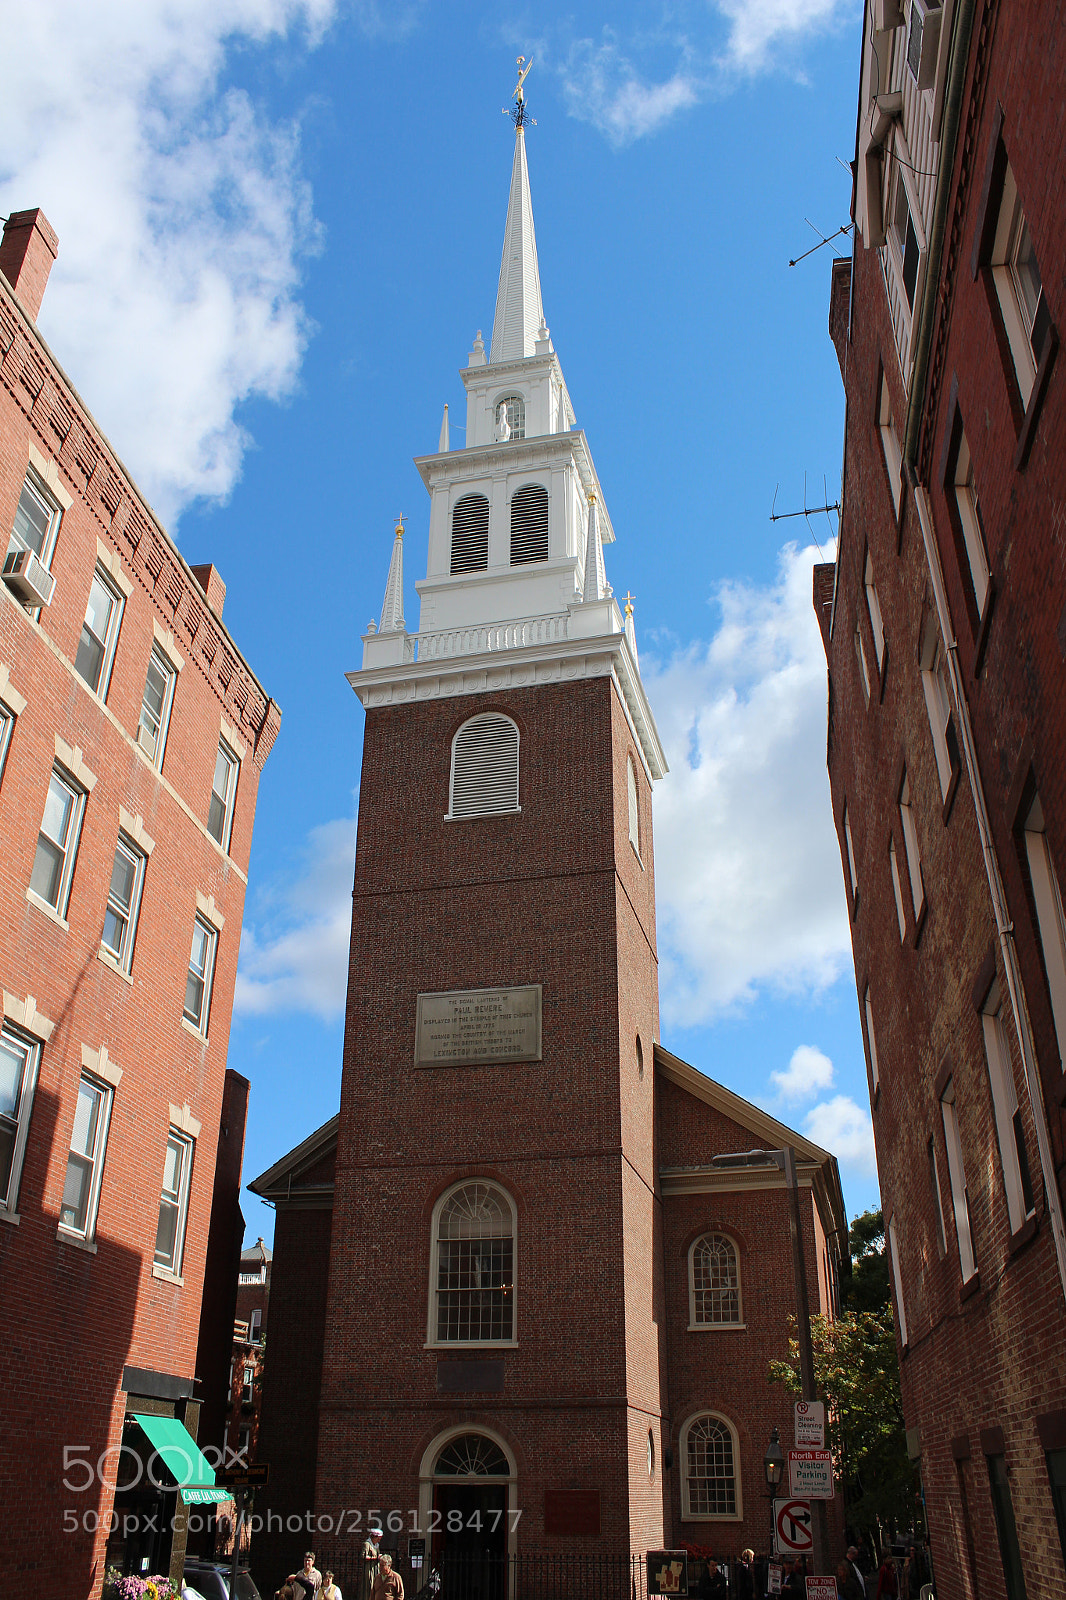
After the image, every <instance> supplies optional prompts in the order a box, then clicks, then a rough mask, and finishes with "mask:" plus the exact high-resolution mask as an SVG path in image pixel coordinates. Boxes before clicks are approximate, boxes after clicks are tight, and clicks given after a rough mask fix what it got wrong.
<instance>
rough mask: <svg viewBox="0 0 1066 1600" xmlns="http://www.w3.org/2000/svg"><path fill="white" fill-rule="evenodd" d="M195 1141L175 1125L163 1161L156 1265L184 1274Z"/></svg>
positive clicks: (156, 1239)
mask: <svg viewBox="0 0 1066 1600" xmlns="http://www.w3.org/2000/svg"><path fill="white" fill-rule="evenodd" d="M195 1148H196V1145H195V1141H194V1140H193V1139H190V1138H189V1136H188V1134H185V1133H179V1131H178V1129H177V1128H171V1129H170V1131H169V1133H168V1134H167V1150H166V1156H165V1158H164V1161H163V1187H162V1191H161V1193H160V1197H159V1223H158V1226H157V1228H156V1235H155V1260H156V1266H159V1267H165V1268H166V1269H167V1271H168V1272H174V1273H180V1271H181V1259H182V1254H183V1252H184V1249H185V1223H186V1219H187V1216H188V1211H189V1183H190V1180H191V1178H192V1162H193V1153H194V1150H195Z"/></svg>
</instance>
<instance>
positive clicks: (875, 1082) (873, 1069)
mask: <svg viewBox="0 0 1066 1600" xmlns="http://www.w3.org/2000/svg"><path fill="white" fill-rule="evenodd" d="M862 1009H863V1013H864V1014H865V1017H866V1047H867V1049H868V1051H869V1053H870V1099H871V1100H874V1099H875V1098H876V1096H877V1091H878V1089H879V1088H880V1087H881V1069H880V1067H879V1065H878V1061H877V1035H876V1033H875V1032H874V1008H873V1003H872V1001H871V999H870V985H869V984H867V985H866V992H865V994H864V995H863V997H862Z"/></svg>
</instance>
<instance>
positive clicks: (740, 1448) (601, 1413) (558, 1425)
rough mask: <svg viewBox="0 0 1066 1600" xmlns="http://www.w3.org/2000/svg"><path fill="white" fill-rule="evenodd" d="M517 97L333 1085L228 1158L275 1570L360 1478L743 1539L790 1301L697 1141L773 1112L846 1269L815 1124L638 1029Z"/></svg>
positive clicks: (396, 721)
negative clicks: (255, 1330)
mask: <svg viewBox="0 0 1066 1600" xmlns="http://www.w3.org/2000/svg"><path fill="white" fill-rule="evenodd" d="M519 106H520V108H521V101H520V102H519ZM522 122H523V118H522V115H521V110H520V114H519V116H518V125H517V135H516V145H515V157H514V168H513V173H512V180H511V191H510V199H509V204H508V210H507V221H506V228H505V242H504V251H503V262H502V265H501V272H500V285H499V295H498V299H497V305H496V314H495V322H494V327H493V332H492V340H491V345H490V348H489V351H488V352H486V350H485V346H484V344H483V342H482V339H481V335H480V333H479V334H478V336H477V338H476V339H475V341H474V348H473V350H472V352H471V354H470V357H469V361H468V365H467V366H466V368H465V370H464V371H463V373H462V377H463V382H464V384H465V387H466V391H467V396H468V407H467V431H466V445H465V447H464V448H461V449H456V450H453V449H451V448H450V440H449V429H448V422H447V414H445V421H444V425H443V427H442V432H441V441H440V449H439V451H438V452H437V453H436V454H434V455H432V456H428V457H423V458H421V459H419V460H418V461H417V463H416V465H417V467H418V470H419V472H420V474H421V476H422V479H423V482H424V483H425V486H426V488H427V490H428V492H429V495H430V498H431V510H430V525H429V560H428V574H427V577H426V578H425V579H424V580H423V581H421V582H420V583H419V584H418V585H417V589H418V592H419V595H420V600H421V628H420V631H419V632H418V633H409V632H408V631H407V629H406V626H405V622H404V607H403V573H402V551H403V528H402V525H401V526H398V527H397V529H396V537H395V540H394V544H393V552H392V561H391V566H390V570H389V576H388V582H387V587H386V594H385V602H384V606H383V610H382V616H381V622H380V625H378V626H375V625H373V624H372V625H371V627H370V628H369V630H368V632H367V634H366V635H365V636H364V641H363V647H364V649H363V666H362V669H361V670H360V671H358V672H353V673H352V674H351V678H350V681H351V683H352V686H353V688H354V689H355V691H356V693H357V694H358V696H359V698H360V700H361V702H362V704H363V706H364V708H365V714H366V723H365V733H364V745H363V764H362V776H361V783H360V803H359V825H358V829H359V831H358V841H357V850H356V873H355V888H354V902H353V915H352V940H351V965H350V975H349V986H348V1003H347V1023H346V1030H345V1045H344V1066H343V1081H342V1090H341V1104H340V1111H339V1114H338V1116H337V1117H335V1118H333V1119H332V1120H331V1121H330V1122H329V1123H327V1124H326V1125H325V1126H324V1127H323V1128H321V1129H319V1130H318V1131H317V1132H315V1133H313V1134H311V1135H310V1136H309V1137H308V1138H307V1139H306V1140H305V1141H304V1142H303V1143H302V1144H301V1145H300V1146H298V1147H297V1148H296V1149H295V1150H293V1151H291V1152H290V1153H289V1154H287V1155H286V1156H284V1157H283V1158H282V1159H281V1160H279V1161H278V1162H277V1163H276V1165H275V1166H274V1167H272V1168H271V1169H270V1170H269V1171H268V1172H266V1173H264V1174H263V1175H262V1176H261V1177H260V1178H258V1179H257V1180H255V1182H254V1183H253V1184H252V1188H253V1190H254V1191H255V1192H256V1193H258V1194H259V1195H260V1196H261V1197H262V1198H264V1199H266V1200H268V1201H270V1202H271V1203H273V1204H274V1205H275V1206H276V1208H277V1227H276V1232H275V1237H274V1251H275V1254H274V1261H273V1267H272V1283H271V1308H270V1313H271V1333H270V1356H269V1360H268V1362H267V1368H266V1375H265V1380H264V1396H263V1413H262V1419H261V1424H260V1438H259V1457H260V1460H261V1461H265V1462H267V1463H269V1464H270V1467H271V1474H272V1476H271V1481H270V1485H269V1487H268V1489H267V1490H266V1491H265V1492H264V1493H263V1494H261V1495H260V1496H259V1498H258V1500H257V1507H256V1510H257V1514H258V1515H260V1516H262V1517H263V1519H264V1527H263V1531H262V1532H260V1533H259V1534H257V1536H256V1540H255V1546H254V1548H255V1550H256V1557H255V1559H256V1566H257V1571H258V1572H259V1574H260V1579H261V1581H262V1582H264V1583H266V1584H267V1585H268V1586H269V1585H270V1584H272V1583H274V1582H276V1581H278V1579H279V1578H280V1576H281V1575H283V1574H284V1573H285V1572H287V1571H290V1570H292V1567H293V1564H294V1562H295V1561H296V1560H298V1558H299V1556H300V1555H301V1554H302V1551H303V1549H304V1548H305V1547H306V1546H307V1545H308V1542H309V1539H310V1542H311V1543H313V1544H314V1546H315V1548H316V1549H317V1550H318V1552H319V1553H320V1555H322V1552H323V1551H324V1550H325V1551H326V1552H328V1554H329V1558H330V1560H331V1561H332V1562H333V1563H334V1564H335V1566H336V1569H337V1570H338V1571H341V1570H342V1569H343V1570H344V1571H345V1573H351V1572H354V1571H355V1570H356V1569H357V1567H358V1556H359V1549H360V1545H361V1542H362V1538H363V1536H364V1533H365V1529H366V1526H367V1522H368V1519H369V1517H370V1514H371V1512H372V1511H375V1510H376V1511H377V1512H379V1513H380V1515H381V1517H382V1519H383V1525H384V1527H385V1530H386V1531H385V1543H386V1545H389V1546H392V1547H393V1548H395V1549H396V1550H397V1551H398V1553H399V1557H400V1559H401V1561H405V1560H406V1558H407V1557H408V1554H409V1550H408V1540H409V1539H410V1538H411V1537H415V1538H417V1537H419V1536H421V1537H428V1539H429V1545H428V1549H427V1552H426V1553H427V1556H428V1557H429V1559H431V1560H440V1559H441V1558H442V1557H449V1556H452V1555H455V1554H458V1555H466V1556H467V1557H469V1558H470V1560H471V1561H472V1562H474V1563H477V1562H479V1561H481V1560H482V1559H483V1558H485V1557H489V1556H495V1557H502V1556H503V1555H505V1554H506V1553H508V1552H509V1553H511V1554H513V1555H515V1556H516V1557H522V1556H524V1555H525V1554H531V1553H539V1554H540V1555H549V1556H560V1557H571V1556H580V1557H582V1558H593V1557H599V1556H602V1557H608V1558H614V1559H617V1560H620V1561H621V1562H623V1563H626V1562H628V1560H629V1557H630V1553H631V1552H633V1551H636V1552H641V1551H645V1550H648V1549H655V1548H657V1547H659V1546H661V1545H662V1542H663V1540H664V1539H666V1540H667V1542H668V1543H671V1544H677V1543H678V1542H679V1541H680V1540H685V1541H686V1542H688V1543H690V1544H694V1545H703V1546H710V1547H711V1548H713V1550H714V1553H715V1555H716V1556H719V1557H721V1558H722V1559H726V1558H728V1557H730V1556H733V1555H736V1554H737V1553H738V1552H739V1551H740V1550H741V1549H742V1548H743V1547H744V1546H746V1545H748V1544H751V1545H752V1546H753V1547H757V1548H760V1549H765V1548H766V1546H767V1542H768V1533H769V1523H770V1509H769V1504H768V1501H767V1498H766V1494H767V1491H766V1487H765V1480H764V1472H763V1455H764V1452H765V1450H766V1447H767V1445H768V1443H769V1440H770V1435H771V1429H772V1428H773V1427H774V1426H775V1425H776V1426H777V1427H778V1428H779V1429H780V1432H781V1438H782V1440H783V1441H785V1442H788V1441H789V1440H790V1439H791V1418H792V1407H791V1400H790V1398H789V1396H788V1395H787V1394H786V1393H785V1391H784V1390H782V1389H780V1388H777V1389H775V1388H773V1387H772V1386H771V1385H770V1384H769V1382H768V1379H767V1370H768V1363H769V1361H770V1359H771V1358H772V1357H774V1356H783V1355H784V1354H785V1350H786V1343H787V1318H788V1315H789V1314H790V1313H791V1312H793V1311H794V1307H795V1298H794V1280H793V1272H792V1257H791V1246H790V1235H789V1225H788V1208H787V1196H786V1192H785V1189H784V1187H783V1184H782V1180H781V1178H780V1175H779V1174H778V1172H777V1171H776V1169H775V1170H774V1171H773V1173H772V1174H771V1173H769V1172H768V1170H767V1168H766V1167H764V1166H759V1165H757V1164H756V1163H755V1162H752V1163H751V1164H750V1165H747V1166H744V1167H742V1168H740V1169H737V1170H722V1169H716V1168H714V1167H712V1165H711V1161H712V1157H713V1156H714V1155H715V1154H716V1153H730V1152H738V1151H741V1152H747V1151H751V1150H752V1149H753V1147H769V1148H779V1147H781V1146H782V1145H784V1144H793V1145H794V1146H795V1147H796V1149H797V1152H798V1155H799V1161H800V1177H801V1185H802V1189H801V1195H802V1204H803V1235H804V1243H805V1247H806V1260H807V1270H808V1274H809V1279H810V1284H811V1298H812V1302H813V1305H814V1309H818V1310H822V1311H826V1312H829V1313H830V1314H831V1313H832V1311H833V1309H834V1307H835V1304H836V1295H837V1283H838V1273H839V1261H840V1253H841V1248H842V1246H843V1245H844V1241H845V1240H846V1230H845V1218H844V1209H843V1201H842V1197H841V1192H840V1183H839V1176H838V1173H837V1168H836V1162H835V1160H834V1158H833V1157H832V1156H831V1155H829V1154H827V1152H825V1151H824V1150H820V1149H818V1148H817V1147H816V1146H813V1145H811V1144H810V1143H809V1142H808V1141H805V1140H803V1139H801V1138H800V1137H799V1136H798V1135H796V1134H793V1133H791V1132H790V1131H789V1130H788V1129H786V1128H784V1127H783V1126H782V1125H781V1124H779V1123H777V1122H775V1121H774V1120H773V1119H772V1118H770V1117H768V1116H766V1115H765V1114H764V1113H762V1112H760V1111H758V1110H756V1108H755V1107H754V1106H752V1105H750V1104H749V1103H747V1102H746V1101H745V1100H743V1099H741V1098H739V1097H738V1096H737V1095H735V1094H732V1093H731V1092H730V1091H728V1090H726V1089H724V1088H722V1087H721V1086H719V1085H718V1084H716V1083H713V1082H712V1081H711V1080H710V1079H708V1078H707V1077H705V1076H704V1075H703V1074H701V1073H699V1072H697V1071H695V1070H694V1069H693V1068H692V1067H690V1066H688V1065H686V1064H685V1063H684V1062H682V1061H679V1060H678V1059H677V1058H675V1057H673V1056H671V1055H670V1054H669V1053H668V1052H667V1051H665V1050H663V1049H662V1048H661V1047H660V1045H659V1044H658V1034H659V1012H658V974H657V956H656V930H655V895H654V861H653V845H652V800H651V791H652V784H653V782H654V780H655V779H657V778H658V777H660V776H661V775H662V774H663V773H664V772H665V770H666V766H665V759H664V756H663V751H662V748H661V745H660V742H659V736H658V733H657V731H656V727H655V721H654V718H653V716H652V713H651V710H650V707H649V705H648V701H647V698H646V695H645V691H644V687H643V684H642V682H641V678H640V672H639V666H638V662H637V652H636V642H635V632H634V627H633V619H632V608H631V606H628V605H627V607H626V615H625V617H624V618H623V615H622V613H621V611H620V609H619V606H618V603H617V601H616V600H615V598H614V595H613V592H612V590H611V588H610V587H609V585H608V584H607V581H606V577H605V571H604V563H603V550H602V546H603V544H604V543H605V542H610V541H612V540H613V538H614V532H613V528H612V524H611V520H610V517H609V515H608V512H607V509H606V506H605V504H604V498H603V493H602V489H601V486H600V484H599V481H598V479H597V476H596V471H595V467H594V465H593V461H592V457H591V453H590V450H589V445H588V441H587V439H586V437H585V434H584V433H583V432H582V431H581V430H580V429H579V428H578V427H577V426H576V425H575V416H574V411H573V407H572V404H571V400H570V396H569V393H568V391H567V388H566V384H565V381H564V379H563V375H562V370H561V367H560V364H559V358H558V356H557V354H556V352H555V348H554V346H553V344H552V341H551V337H550V334H549V331H548V328H547V326H546V324H545V321H544V316H543V310H542V305H541V293H540V281H539V275H538V267H537V254H536V244H535V240H534V234H533V218H532V207H531V202H530V192H529V182H528V175H527V169H526V154H525V130H524V127H523V125H522ZM342 1507H343V1508H348V1509H347V1510H346V1511H345V1513H344V1516H343V1518H339V1517H338V1516H337V1513H338V1508H342ZM293 1523H295V1524H296V1528H297V1530H298V1531H295V1532H294V1531H293ZM279 1530H280V1531H279ZM360 1530H362V1531H360ZM320 1564H322V1565H324V1564H325V1557H324V1556H323V1558H322V1561H321V1563H320ZM403 1570H404V1571H405V1573H407V1569H406V1567H405V1568H404V1569H403ZM494 1570H498V1569H494ZM408 1576H410V1574H408ZM411 1581H415V1580H414V1579H413V1578H412V1580H411ZM486 1581H487V1582H488V1589H487V1590H485V1589H484V1588H483V1587H482V1586H481V1582H480V1580H478V1581H477V1583H475V1584H474V1588H473V1589H471V1593H473V1592H474V1591H475V1589H476V1590H477V1591H478V1592H482V1593H496V1592H497V1591H496V1590H495V1589H493V1581H490V1580H486ZM500 1581H502V1580H500ZM577 1581H578V1580H576V1579H575V1582H577ZM416 1586H417V1583H416ZM624 1586H625V1587H628V1569H627V1577H626V1581H625V1585H624Z"/></svg>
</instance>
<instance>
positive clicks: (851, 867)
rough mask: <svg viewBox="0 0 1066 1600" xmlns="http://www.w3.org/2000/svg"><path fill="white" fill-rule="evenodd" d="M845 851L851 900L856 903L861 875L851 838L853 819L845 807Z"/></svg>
mask: <svg viewBox="0 0 1066 1600" xmlns="http://www.w3.org/2000/svg"><path fill="white" fill-rule="evenodd" d="M843 823H844V850H845V853H846V855H847V858H848V882H849V884H850V886H851V898H852V900H853V901H854V899H855V896H856V895H857V894H858V892H859V875H858V873H857V872H856V870H855V844H854V841H853V839H852V837H851V819H850V817H849V816H848V808H847V806H846V805H845V807H844V817H843Z"/></svg>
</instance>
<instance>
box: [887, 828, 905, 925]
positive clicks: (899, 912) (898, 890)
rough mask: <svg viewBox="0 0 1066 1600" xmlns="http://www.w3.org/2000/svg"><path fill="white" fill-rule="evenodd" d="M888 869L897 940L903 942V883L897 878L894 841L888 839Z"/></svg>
mask: <svg viewBox="0 0 1066 1600" xmlns="http://www.w3.org/2000/svg"><path fill="white" fill-rule="evenodd" d="M888 870H889V872H890V874H891V876H892V893H893V895H894V896H895V900H896V918H897V920H898V922H899V942H900V944H902V943H903V941H904V939H905V938H906V937H907V917H906V913H905V912H904V910H903V885H902V884H901V883H900V878H899V863H898V862H897V860H896V841H895V839H889V841H888Z"/></svg>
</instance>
